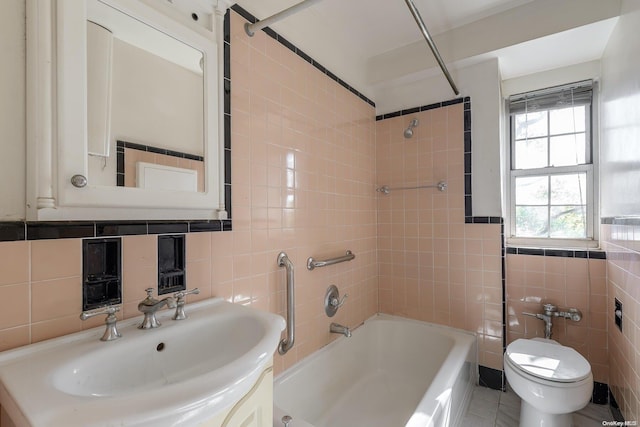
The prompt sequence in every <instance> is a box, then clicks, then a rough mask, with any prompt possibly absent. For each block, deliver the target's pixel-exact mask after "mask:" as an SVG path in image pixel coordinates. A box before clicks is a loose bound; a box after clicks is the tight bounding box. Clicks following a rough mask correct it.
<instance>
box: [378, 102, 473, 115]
mask: <svg viewBox="0 0 640 427" xmlns="http://www.w3.org/2000/svg"><path fill="white" fill-rule="evenodd" d="M463 102H464V103H465V107H466V103H467V102H470V98H469V97H468V96H465V97H464V98H453V99H449V100H447V101H442V102H435V103H433V104H428V105H422V106H420V107H414V108H408V109H406V110H398V111H393V112H391V113H386V114H380V115H378V116H376V121H380V120H386V119H392V118H394V117H400V116H406V115H407V114H415V113H419V112H421V111H427V110H434V109H436V108H441V107H448V106H449V105H455V104H461V103H463ZM469 108H471V107H469ZM465 110H466V108H465Z"/></svg>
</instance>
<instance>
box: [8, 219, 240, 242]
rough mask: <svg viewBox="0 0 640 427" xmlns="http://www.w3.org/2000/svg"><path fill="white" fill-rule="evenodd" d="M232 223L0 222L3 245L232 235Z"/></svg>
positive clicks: (217, 221)
mask: <svg viewBox="0 0 640 427" xmlns="http://www.w3.org/2000/svg"><path fill="white" fill-rule="evenodd" d="M231 224H232V223H231V220H230V219H224V220H188V221H187V220H185V221H50V222H31V221H25V222H22V221H14V222H0V242H13V241H20V240H44V239H74V238H90V237H111V236H114V237H115V236H134V235H144V234H170V233H189V232H199V231H230V230H232V225H231Z"/></svg>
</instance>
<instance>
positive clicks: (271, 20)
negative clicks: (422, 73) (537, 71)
mask: <svg viewBox="0 0 640 427" xmlns="http://www.w3.org/2000/svg"><path fill="white" fill-rule="evenodd" d="M320 1H321V0H304V1H301V2H300V3H298V4H294V5H293V6H291V7H289V8H287V9H285V10H283V11H280V12H278V13H276V14H275V15H271V16H270V17H268V18H265V19H263V20H261V21H258V22H255V23H253V24H250V23H248V22H247V23H246V24H244V31H245V32H246V33H247V35H248V36H249V37H253V35H254V34H255V32H256V31H259V30H261V29H263V28H265V27H268V26H269V25H271V24H275V23H276V22H278V21H280V20H282V19H284V18H286V17H288V16H291V15H293V14H294V13H297V12H299V11H301V10H304V9H306V8H308V7H310V6H313V5H314V4H316V3H318V2H320ZM405 3H406V4H407V7H408V8H409V11H411V14H412V15H413V19H415V21H416V24H418V28H420V32H421V33H422V35H423V36H424V39H425V40H426V41H427V44H428V45H429V48H431V52H432V53H433V56H434V57H435V58H436V61H437V62H438V65H439V66H440V69H441V70H442V73H443V74H444V76H445V77H446V78H447V81H448V82H449V85H450V86H451V89H452V90H453V93H455V94H456V95H460V91H459V90H458V87H457V86H456V84H455V82H454V81H453V77H451V74H450V73H449V70H448V69H447V66H446V65H445V63H444V61H443V60H442V57H441V56H440V52H438V48H437V47H436V44H435V43H434V41H433V39H432V38H431V35H430V34H429V30H427V26H426V25H425V23H424V20H423V19H422V16H420V12H419V11H418V9H417V8H416V5H415V4H413V1H412V0H405Z"/></svg>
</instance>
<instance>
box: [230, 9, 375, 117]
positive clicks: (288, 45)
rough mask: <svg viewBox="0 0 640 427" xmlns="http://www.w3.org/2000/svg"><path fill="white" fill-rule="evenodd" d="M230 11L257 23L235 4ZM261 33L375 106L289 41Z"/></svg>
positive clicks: (266, 29) (268, 30) (267, 30)
mask: <svg viewBox="0 0 640 427" xmlns="http://www.w3.org/2000/svg"><path fill="white" fill-rule="evenodd" d="M230 9H231V10H233V11H235V12H237V13H238V15H240V16H242V17H243V18H244V19H246V20H247V21H249V22H251V23H252V24H255V23H256V22H258V21H259V19H257V18H256V17H255V16H253V14H251V13H250V12H248V11H247V10H246V9H244V8H243V7H242V6H240V5H238V4H237V3H236V4H234V5H233V6H231V7H230ZM262 31H264V32H265V33H266V34H267V35H268V36H269V37H271V38H272V39H274V40H275V41H277V42H278V43H280V44H281V45H283V46H284V47H286V48H287V49H289V50H290V51H291V52H293V53H294V54H296V55H298V56H299V57H300V58H302V59H304V60H305V61H307V62H308V63H309V64H311V65H313V66H314V67H315V68H317V69H318V71H320V72H321V73H322V74H324V75H326V76H327V77H329V78H330V79H331V80H333V81H335V82H337V83H338V84H339V85H340V86H342V87H344V88H345V89H347V90H348V91H349V92H351V93H352V94H354V95H355V96H357V97H358V98H360V99H361V100H363V101H364V102H366V103H367V104H369V105H371V106H372V107H375V106H376V104H375V102H373V101H372V100H370V99H369V98H367V97H366V96H365V95H364V94H362V93H361V92H360V91H358V90H357V89H356V88H354V87H353V86H351V85H350V84H348V83H347V82H345V81H344V80H342V79H341V78H339V77H338V76H336V75H335V74H334V73H332V72H331V71H329V70H328V69H327V68H326V67H324V66H323V65H322V64H320V63H319V62H318V61H316V60H315V59H313V58H312V57H310V56H309V55H307V54H306V53H305V52H304V51H303V50H301V49H300V48H298V47H296V46H295V45H294V44H293V43H291V42H290V41H289V40H287V39H285V38H284V37H282V36H281V35H280V34H278V33H276V32H275V31H273V30H272V29H271V28H269V27H265V28H263V29H262Z"/></svg>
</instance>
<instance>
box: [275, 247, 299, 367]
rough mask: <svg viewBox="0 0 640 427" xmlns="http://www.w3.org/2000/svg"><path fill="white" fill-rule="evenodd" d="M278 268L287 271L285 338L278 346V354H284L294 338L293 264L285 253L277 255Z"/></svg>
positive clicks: (291, 345) (289, 348)
mask: <svg viewBox="0 0 640 427" xmlns="http://www.w3.org/2000/svg"><path fill="white" fill-rule="evenodd" d="M278 267H285V268H286V269H287V337H286V338H284V339H282V340H280V344H279V345H278V353H280V354H285V353H286V352H287V351H289V350H291V347H293V342H294V341H295V336H296V331H295V329H296V320H295V302H296V300H295V296H294V285H295V283H294V276H293V263H292V262H291V260H290V259H289V257H288V256H287V254H286V253H285V252H280V253H279V254H278Z"/></svg>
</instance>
